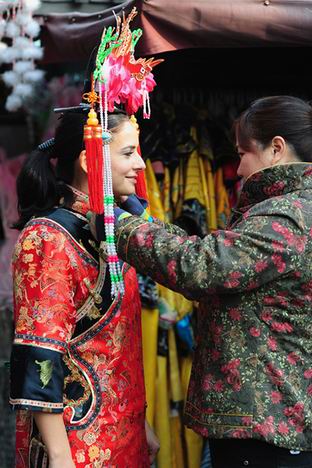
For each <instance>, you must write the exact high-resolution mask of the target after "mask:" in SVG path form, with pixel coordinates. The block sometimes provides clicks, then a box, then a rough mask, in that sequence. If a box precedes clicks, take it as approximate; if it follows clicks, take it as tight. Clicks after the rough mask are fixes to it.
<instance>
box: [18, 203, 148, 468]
mask: <svg viewBox="0 0 312 468" xmlns="http://www.w3.org/2000/svg"><path fill="white" fill-rule="evenodd" d="M73 209H75V210H78V211H79V212H80V214H77V213H73V212H70V211H67V210H64V209H60V208H59V209H58V210H55V211H54V215H53V214H52V216H47V217H46V218H38V219H34V220H32V221H31V222H30V223H29V224H28V226H27V227H26V228H24V230H23V231H22V232H21V235H20V237H19V239H18V242H17V244H16V247H15V252H14V257H13V275H14V303H15V338H14V344H13V350H12V356H11V398H10V403H11V404H12V405H13V407H14V408H15V409H17V410H18V412H17V424H16V467H18V468H22V467H23V468H24V467H44V466H48V459H47V458H48V457H47V453H46V451H45V447H44V446H43V444H42V440H41V438H40V434H38V430H37V428H36V425H35V423H34V419H33V417H32V411H47V412H54V413H63V417H64V422H65V425H66V429H67V433H68V438H69V442H70V446H71V450H72V457H73V460H74V463H75V465H76V467H81V468H82V467H83V468H91V467H112V468H113V467H114V468H115V467H116V468H126V467H129V468H131V467H133V468H138V467H146V466H149V462H148V456H147V443H146V436H145V426H144V425H145V390H144V380H143V363H142V349H141V319H140V299H139V294H138V286H137V279H136V273H135V271H134V269H132V268H130V267H129V266H128V265H126V264H124V266H123V276H124V282H125V291H126V292H125V294H124V296H123V297H120V296H118V297H117V298H116V299H115V300H114V301H113V302H112V303H111V301H110V290H109V284H108V274H107V275H106V279H105V284H104V276H105V275H104V274H103V272H104V271H105V264H103V265H102V266H101V267H100V266H99V263H98V261H97V259H96V258H95V257H96V255H92V254H91V253H90V249H91V251H92V248H93V247H94V242H92V239H91V238H88V236H90V234H89V233H88V231H87V230H86V220H85V218H84V217H83V216H81V214H82V215H84V214H85V213H86V211H87V209H88V207H87V205H86V204H85V202H82V201H81V200H80V201H78V202H76V203H75V205H74V207H73ZM60 210H61V211H60ZM55 213H56V215H55ZM60 215H61V216H60ZM73 217H74V218H73ZM60 219H61V220H62V221H64V222H65V225H67V224H68V219H70V221H71V224H72V225H73V224H74V225H75V226H74V229H72V232H69V231H70V230H67V229H65V228H64V223H63V222H61V221H60ZM66 223H67V224H66ZM73 232H74V233H75V235H73ZM86 233H87V234H86ZM80 236H81V237H83V236H87V239H84V242H83V241H81V238H80ZM90 237H91V236H90ZM83 244H84V245H83ZM90 245H91V247H90ZM92 245H93V247H92ZM86 247H87V248H86ZM89 247H90V248H89ZM87 249H88V250H89V251H88V250H87ZM94 252H95V251H94ZM94 252H93V253H94ZM99 270H100V271H99ZM101 270H103V271H101ZM103 291H104V294H103ZM100 293H101V294H102V297H101V294H100Z"/></svg>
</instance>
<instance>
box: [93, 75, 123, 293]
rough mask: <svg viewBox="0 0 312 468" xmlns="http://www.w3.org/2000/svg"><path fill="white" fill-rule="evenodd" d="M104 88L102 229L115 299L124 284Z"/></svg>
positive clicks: (100, 90)
mask: <svg viewBox="0 0 312 468" xmlns="http://www.w3.org/2000/svg"><path fill="white" fill-rule="evenodd" d="M103 87H104V109H103V93H102V84H100V85H99V95H100V122H101V127H102V140H103V163H104V164H103V194H104V227H105V236H106V242H107V253H108V258H107V261H108V267H109V273H110V278H111V294H112V297H116V296H117V294H118V292H120V293H121V294H123V293H124V282H123V278H122V273H121V268H120V263H119V259H118V256H117V251H116V245H115V225H114V193H113V183H112V169H111V160H110V150H109V143H110V141H111V133H110V132H109V130H108V122H107V112H108V109H107V90H105V85H104V86H103Z"/></svg>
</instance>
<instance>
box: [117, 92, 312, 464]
mask: <svg viewBox="0 0 312 468" xmlns="http://www.w3.org/2000/svg"><path fill="white" fill-rule="evenodd" d="M235 134H236V146H237V151H238V154H239V156H240V158H241V162H240V166H239V168H238V174H239V175H240V176H242V177H243V178H244V179H245V183H244V186H243V189H242V193H241V197H240V200H239V204H238V206H237V209H236V210H235V213H234V214H233V216H232V219H231V220H230V221H229V223H228V227H227V229H226V230H218V231H215V232H213V233H211V234H209V235H208V236H206V237H205V238H204V239H200V238H197V237H195V236H193V237H189V236H188V235H187V234H186V233H185V232H184V231H182V230H181V229H179V228H178V227H176V226H173V225H168V224H161V223H159V222H157V221H156V220H153V221H154V222H147V221H146V220H145V219H142V217H138V216H132V215H130V214H127V213H126V212H123V213H121V212H120V210H119V209H117V210H116V215H117V217H118V220H117V223H116V230H117V233H116V235H117V239H118V254H119V255H120V257H122V258H123V259H124V260H125V261H127V262H128V263H130V264H131V265H133V266H134V267H135V268H136V269H137V271H139V272H142V273H145V274H147V275H149V276H150V277H152V278H153V279H154V280H155V281H157V282H159V283H161V284H163V285H165V286H167V287H169V288H171V289H173V290H175V291H177V292H179V293H182V294H184V295H185V296H186V297H187V298H188V299H190V300H194V301H198V302H199V314H198V322H199V323H198V336H197V345H196V349H195V352H194V362H193V369H192V374H191V379H190V384H189V390H188V398H187V402H186V406H185V423H186V424H187V426H189V427H191V428H192V429H193V430H194V431H196V432H198V433H200V434H202V435H203V436H204V437H208V438H209V442H210V447H211V453H212V459H213V466H214V468H238V467H242V466H252V467H258V468H271V467H272V468H273V467H274V468H282V467H283V468H288V467H295V466H296V467H300V468H307V467H310V468H311V467H312V398H311V395H312V320H311V313H312V164H311V162H312V108H311V107H310V105H309V104H307V103H306V102H304V101H302V100H301V99H298V98H295V97H290V96H274V97H267V98H263V99H259V100H257V101H255V102H254V103H252V104H251V106H250V107H249V108H248V109H247V110H246V111H245V112H243V113H242V115H241V116H240V117H239V118H238V119H237V121H236V122H235ZM136 204H137V200H135V199H133V197H130V198H129V199H128V200H127V201H126V202H125V204H124V208H125V210H126V211H130V212H131V211H132V212H133V213H136V214H138V213H139V212H140V210H139V209H138V207H137V206H134V207H133V205H136Z"/></svg>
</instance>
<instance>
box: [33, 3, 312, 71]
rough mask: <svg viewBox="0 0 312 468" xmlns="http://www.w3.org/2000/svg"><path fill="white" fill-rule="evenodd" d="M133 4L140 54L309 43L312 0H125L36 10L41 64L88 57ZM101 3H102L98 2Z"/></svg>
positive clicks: (310, 42)
mask: <svg viewBox="0 0 312 468" xmlns="http://www.w3.org/2000/svg"><path fill="white" fill-rule="evenodd" d="M133 5H136V6H137V8H138V10H139V15H138V18H137V21H136V22H135V25H136V26H138V25H139V26H141V27H142V28H143V31H144V34H143V37H142V39H141V40H140V41H139V43H138V46H137V51H138V54H140V55H143V56H147V55H155V54H161V53H164V52H168V51H174V50H181V49H190V48H234V47H272V46H274V47H296V46H304V47H310V46H312V0H235V1H224V0H195V1H190V0H145V1H144V0H143V1H134V0H128V1H126V2H124V3H123V4H120V5H117V6H116V7H114V8H110V9H107V10H105V11H99V12H96V13H79V12H77V13H76V12H73V13H66V14H61V13H59V14H44V15H40V19H41V23H42V27H43V31H42V43H43V46H44V47H45V59H44V62H45V63H53V62H64V61H65V62H68V61H80V60H87V58H88V56H89V55H90V52H91V50H92V49H93V47H95V45H96V44H97V43H98V41H99V37H100V34H101V31H102V29H103V27H104V25H114V23H115V20H114V14H113V11H114V12H115V13H116V14H119V13H120V12H121V11H122V10H124V11H125V13H128V12H129V11H130V10H131V8H132V6H133ZM99 6H100V3H99Z"/></svg>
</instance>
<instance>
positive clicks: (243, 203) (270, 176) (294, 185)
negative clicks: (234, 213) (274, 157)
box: [237, 162, 312, 211]
mask: <svg viewBox="0 0 312 468" xmlns="http://www.w3.org/2000/svg"><path fill="white" fill-rule="evenodd" d="M307 189H312V163H308V162H302V163H290V164H281V165H277V166H273V167H269V168H266V169H263V170H262V171H259V172H255V173H254V174H252V175H251V176H250V177H249V178H248V179H247V180H246V182H245V183H244V185H243V188H242V192H241V195H240V198H239V202H238V206H237V209H238V210H240V211H245V209H247V208H248V207H249V206H250V205H254V204H255V203H259V202H261V201H263V200H265V199H267V198H272V197H279V196H281V195H285V194H286V193H290V192H294V191H297V190H307Z"/></svg>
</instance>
